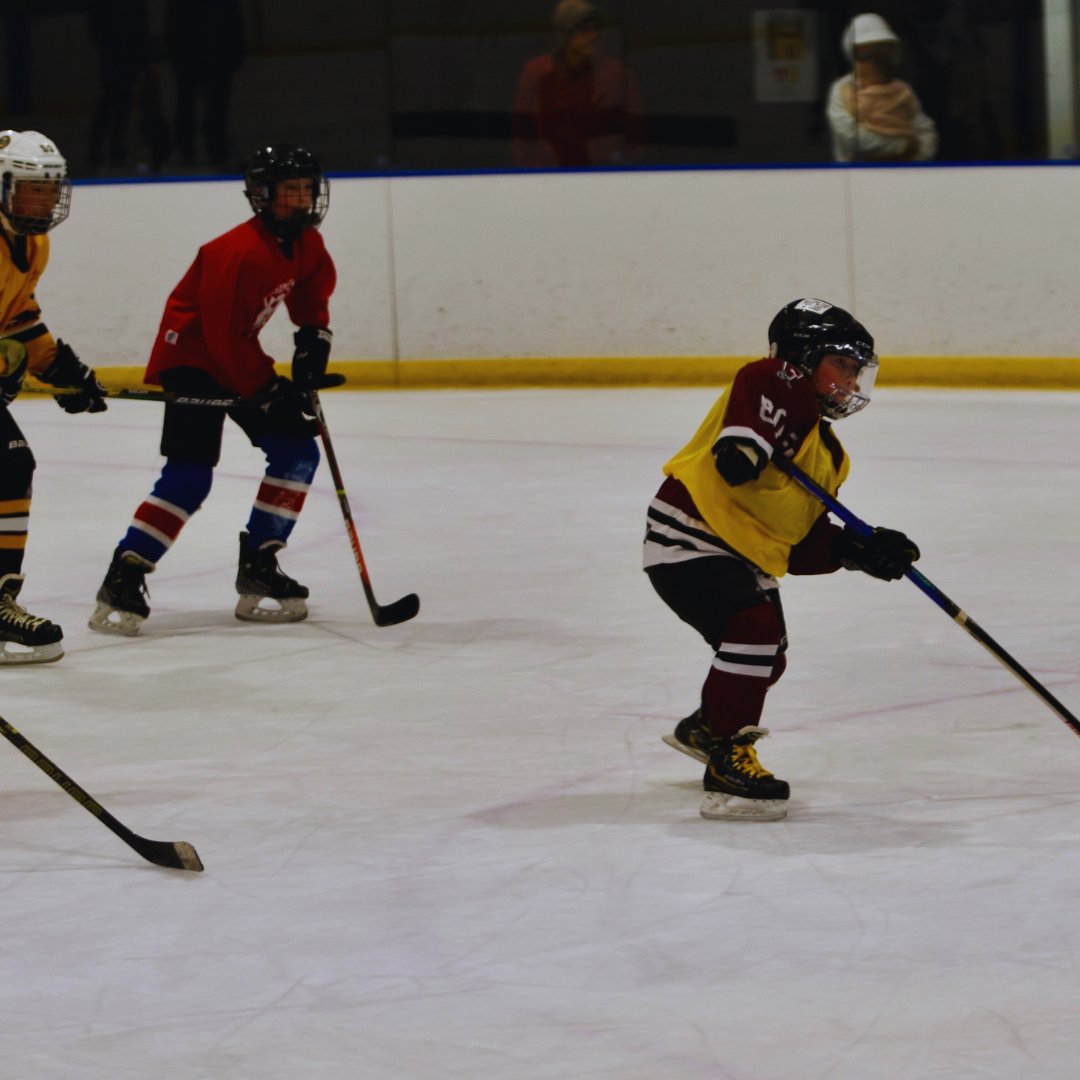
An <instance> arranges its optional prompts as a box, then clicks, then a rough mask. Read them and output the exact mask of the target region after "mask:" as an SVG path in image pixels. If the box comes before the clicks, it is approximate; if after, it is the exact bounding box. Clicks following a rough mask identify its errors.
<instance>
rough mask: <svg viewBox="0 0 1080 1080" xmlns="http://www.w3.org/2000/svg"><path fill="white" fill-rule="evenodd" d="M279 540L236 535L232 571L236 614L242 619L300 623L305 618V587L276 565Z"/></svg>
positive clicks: (306, 612)
mask: <svg viewBox="0 0 1080 1080" xmlns="http://www.w3.org/2000/svg"><path fill="white" fill-rule="evenodd" d="M284 546H285V544H284V542H283V541H281V540H264V541H263V542H262V543H261V544H255V543H253V542H252V540H251V537H250V536H249V535H248V534H247V533H246V532H242V533H241V534H240V566H239V569H238V570H237V572H236V591H237V592H238V593H239V594H240V599H239V600H237V602H236V617H237V618H238V619H243V620H244V621H245V622H277V623H281V622H300V621H301V620H303V619H306V618H307V615H308V610H307V598H308V590H307V588H306V586H304V585H301V584H300V583H299V582H298V581H293V579H292V578H291V577H289V575H288V574H286V573H285V572H284V571H283V570H282V569H281V567H280V566H278V561H277V556H278V552H279V551H280V550H281V549H282V548H283V547H284Z"/></svg>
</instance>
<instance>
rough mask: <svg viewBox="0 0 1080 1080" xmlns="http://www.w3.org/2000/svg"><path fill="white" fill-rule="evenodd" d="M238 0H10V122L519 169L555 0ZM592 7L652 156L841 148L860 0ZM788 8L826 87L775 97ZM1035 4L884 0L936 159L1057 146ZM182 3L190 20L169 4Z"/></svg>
mask: <svg viewBox="0 0 1080 1080" xmlns="http://www.w3.org/2000/svg"><path fill="white" fill-rule="evenodd" d="M230 6H233V5H230V4H229V3H226V2H224V0H219V2H218V3H208V4H207V3H198V2H193V0H188V2H186V3H182V4H180V5H177V9H176V10H173V11H170V4H169V3H168V2H167V0H146V2H126V3H111V2H103V0H99V2H95V3H89V2H81V3H80V2H60V0H36V2H35V3H34V4H33V5H32V6H31V5H27V4H25V3H18V4H16V3H11V2H6V0H5V2H3V3H0V48H2V49H3V56H4V75H3V77H2V80H0V83H2V85H0V93H2V97H0V127H13V128H17V129H26V128H33V129H37V130H40V131H43V132H44V133H45V134H47V135H48V136H50V137H51V138H52V139H53V140H55V141H56V142H57V143H58V144H59V146H60V148H61V150H62V152H63V153H64V154H65V155H66V156H67V158H68V161H69V165H70V168H71V172H72V175H73V176H75V177H77V178H78V177H87V176H93V175H99V176H105V177H110V176H111V177H119V176H134V175H144V174H150V175H193V174H194V175H198V174H214V173H230V172H235V171H237V170H238V168H239V165H240V163H241V161H242V160H243V158H244V157H245V156H246V155H247V154H248V153H249V152H250V151H251V150H252V149H253V148H254V147H256V146H258V145H261V144H263V143H265V142H269V141H277V140H295V141H299V142H303V143H305V144H306V145H308V146H310V147H311V148H312V149H314V150H315V151H316V152H317V153H319V154H320V155H321V156H322V159H323V161H324V164H325V166H326V167H327V168H328V169H329V170H331V171H335V172H353V171H361V172H368V171H374V172H379V171H411V170H439V169H450V170H468V169H509V168H511V167H512V165H511V155H510V148H509V133H510V109H511V102H512V99H513V94H514V87H515V83H516V80H517V76H518V73H519V71H520V70H521V67H522V65H523V64H524V63H525V62H526V61H527V60H529V59H530V58H531V57H533V56H536V55H538V54H540V53H543V52H545V51H548V50H550V49H551V47H552V44H553V41H554V34H553V31H552V29H551V16H552V10H553V6H554V5H553V3H551V2H549V0H458V2H456V3H449V2H447V0H360V2H356V0H352V2H344V0H304V2H302V3H297V2H296V0H289V2H286V0H239V2H238V3H236V4H235V5H234V6H235V8H236V17H237V20H238V26H239V35H240V40H239V42H237V41H236V40H234V29H230V28H229V27H228V26H227V24H226V23H225V22H223V19H224V18H225V14H223V13H226V12H227V9H229V8H230ZM597 6H598V7H599V9H600V11H601V13H602V15H603V19H604V25H603V31H602V34H601V39H600V40H601V46H602V48H603V49H604V50H605V51H606V52H608V53H610V54H612V55H615V56H618V57H619V58H621V59H622V60H623V62H624V63H625V64H626V66H627V67H628V68H629V70H630V71H631V72H632V73H633V75H634V78H635V79H636V81H637V83H638V86H639V88H640V92H641V99H642V102H643V109H644V114H645V146H644V149H643V152H642V156H641V158H640V162H639V163H640V164H642V165H645V166H650V165H652V166H672V165H686V166H700V165H760V164H800V163H817V162H828V161H830V160H831V147H830V139H829V132H828V128H827V125H826V122H825V116H824V102H825V97H826V94H827V92H828V88H829V85H830V83H831V82H832V80H833V79H835V78H837V77H838V76H839V75H841V74H843V73H844V72H845V71H846V70H847V64H846V62H845V59H844V57H843V54H842V53H841V50H840V44H839V42H840V35H841V32H842V31H843V28H844V26H845V25H846V24H847V22H848V20H849V19H850V18H851V17H852V15H853V14H855V13H857V12H860V11H864V10H866V9H865V8H864V7H862V6H861V5H856V4H852V3H850V2H833V3H816V4H796V3H790V2H789V3H786V4H783V5H779V4H777V5H770V4H767V3H761V2H754V0H723V2H720V0H666V2H665V3H664V4H658V3H656V2H655V0H598V3H597ZM784 9H787V10H791V9H799V10H801V11H806V12H812V13H814V14H815V17H816V26H817V41H816V46H815V60H816V79H815V89H814V91H813V94H812V99H808V100H802V101H797V102H766V101H760V100H758V98H757V96H756V93H755V50H754V38H753V17H754V13H755V12H764V11H781V10H784ZM1038 9H1039V5H1037V4H1033V3H1030V2H1023V0H978V2H976V0H904V2H900V0H874V2H873V6H872V8H871V10H873V11H876V12H877V13H878V14H880V15H882V16H884V17H885V18H886V19H887V20H888V21H889V22H890V24H891V25H892V27H893V29H894V30H895V31H896V32H897V34H898V35H899V36H900V37H901V39H902V40H903V41H904V46H905V51H904V71H903V75H904V77H905V78H907V79H908V81H910V82H911V84H912V85H913V87H914V88H915V91H916V93H917V94H918V95H919V97H920V99H921V101H922V103H923V106H924V108H925V110H926V112H927V113H928V114H929V115H930V116H931V117H932V118H933V119H934V120H935V121H936V123H937V125H938V129H939V133H940V149H939V152H938V155H937V157H938V160H945V161H1008V160H1038V159H1040V158H1042V157H1043V156H1044V155H1045V153H1046V143H1047V138H1046V122H1045V89H1044V78H1045V76H1044V65H1043V48H1042V25H1041V16H1040V12H1039V10H1038ZM178 12H179V17H180V18H181V19H182V21H183V22H184V23H185V24H186V25H185V26H184V27H183V28H182V30H177V29H176V27H177V24H176V23H175V22H172V23H170V19H173V20H175V19H176V18H177V17H178ZM202 19H206V20H207V22H206V23H205V24H203V23H201V22H200V20H202ZM170 25H171V26H172V27H173V31H172V32H170V31H169V29H168V28H169V26H170ZM102 27H104V28H105V29H104V32H103V31H102ZM187 41H190V42H201V43H202V44H201V45H192V44H190V43H188V44H186V45H185V44H183V43H184V42H187ZM181 46H183V47H182V48H181ZM185 64H186V65H187V68H186V69H185V67H184V65H185ZM191 65H194V66H195V67H196V68H198V67H199V66H200V65H202V66H203V67H208V68H212V67H214V65H217V66H218V68H219V69H220V68H221V66H222V65H224V66H226V67H228V66H229V65H233V66H232V71H231V77H230V78H229V79H227V80H226V82H227V83H228V84H229V87H230V92H229V95H228V103H227V105H226V106H221V105H218V106H217V107H215V108H212V112H213V114H214V115H215V116H217V117H218V118H219V119H220V120H221V121H222V126H223V128H224V135H223V136H220V137H222V138H224V140H225V143H224V146H220V145H219V146H217V147H213V146H210V145H208V143H207V139H206V138H205V137H204V136H203V130H202V128H203V121H202V120H201V119H199V120H198V121H197V123H196V138H195V145H194V146H193V147H188V148H187V151H184V149H183V148H182V147H181V145H180V143H181V141H182V139H181V138H180V132H181V131H182V128H183V122H180V123H178V116H177V107H178V104H179V103H180V88H181V86H182V85H184V82H183V80H184V78H185V77H187V78H189V79H190V77H191V76H190V68H191ZM185 70H188V75H187V76H185V75H184V74H183V72H184V71H185ZM128 84H130V90H131V99H130V111H129V112H128V111H126V109H125V106H124V104H123V98H124V93H125V91H124V87H125V86H127V85H128ZM118 86H119V88H120V89H119V91H118V89H117V87H118ZM219 98H220V92H219ZM103 103H105V105H104V106H103Z"/></svg>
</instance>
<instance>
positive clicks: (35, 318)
mask: <svg viewBox="0 0 1080 1080" xmlns="http://www.w3.org/2000/svg"><path fill="white" fill-rule="evenodd" d="M70 204H71V181H70V180H69V179H68V177H67V163H66V162H65V161H64V158H63V157H62V156H61V154H60V152H59V151H58V150H57V149H56V147H55V146H54V145H53V143H52V142H51V141H50V140H49V139H47V138H46V137H45V136H44V135H42V134H41V133H40V132H37V131H0V237H2V239H3V243H2V244H0V339H2V341H0V373H2V374H0V663H8V664H26V663H43V662H46V661H49V660H59V659H60V657H61V656H63V655H64V649H63V644H62V641H63V636H64V635H63V632H62V631H61V629H60V627H59V626H57V625H56V624H55V623H53V622H50V621H49V620H48V619H43V618H39V617H37V616H34V615H30V614H28V613H27V612H26V611H25V610H24V609H23V608H22V607H21V606H20V605H19V604H18V603H17V598H18V596H19V592H20V590H21V589H22V585H23V575H22V563H23V555H24V553H25V551H26V534H27V526H28V524H29V518H30V491H31V481H32V479H33V475H34V455H33V453H32V452H31V450H30V447H29V445H28V444H27V441H26V437H25V436H24V435H23V433H22V431H21V430H20V429H19V425H18V424H17V423H16V422H15V419H14V417H12V415H11V412H10V411H9V407H10V405H11V403H12V401H14V400H15V398H16V397H17V396H18V393H19V390H20V389H21V388H22V383H23V378H24V377H25V375H26V372H27V371H28V370H29V371H30V372H32V373H33V374H34V375H35V376H36V377H37V378H38V379H40V380H41V381H42V382H46V383H49V384H50V385H52V386H56V387H67V388H72V389H75V390H76V392H75V393H72V394H66V395H63V396H60V395H58V396H57V398H56V400H57V401H58V402H59V403H60V406H61V407H62V408H63V409H64V410H65V412H69V413H76V412H87V411H89V412H101V411H102V410H103V409H104V408H105V390H104V387H102V385H101V384H100V383H99V382H98V381H97V378H96V377H95V375H94V373H93V371H91V370H90V368H88V367H87V366H86V365H85V364H84V363H82V362H81V361H80V360H79V358H78V357H77V356H76V355H75V353H74V352H73V351H72V349H71V347H70V346H68V345H65V344H64V343H63V342H62V341H59V340H54V338H53V336H52V334H50V333H49V330H48V327H46V325H45V323H44V322H42V319H41V308H40V307H39V306H38V302H37V298H36V296H35V295H34V294H35V289H36V287H37V283H38V280H39V279H40V277H41V275H42V273H43V272H44V270H45V266H46V265H47V263H48V261H49V237H48V235H47V234H48V232H49V230H50V229H52V228H54V227H55V226H56V225H59V224H60V222H61V221H63V220H64V218H66V217H67V215H68V209H69V207H70Z"/></svg>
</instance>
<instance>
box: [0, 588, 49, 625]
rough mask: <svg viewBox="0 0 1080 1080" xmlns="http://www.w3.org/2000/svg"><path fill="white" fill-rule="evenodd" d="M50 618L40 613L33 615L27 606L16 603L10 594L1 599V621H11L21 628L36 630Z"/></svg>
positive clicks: (11, 623)
mask: <svg viewBox="0 0 1080 1080" xmlns="http://www.w3.org/2000/svg"><path fill="white" fill-rule="evenodd" d="M48 621H49V620H48V619H45V618H43V617H42V616H40V615H31V614H30V613H29V612H28V611H27V610H26V608H24V607H22V606H21V605H19V604H17V603H15V601H14V600H13V599H12V598H11V597H10V596H5V597H3V599H0V622H6V623H9V624H10V625H12V626H16V627H18V628H19V629H20V630H36V629H37V628H38V627H39V626H43V625H44V624H45V623H47V622H48Z"/></svg>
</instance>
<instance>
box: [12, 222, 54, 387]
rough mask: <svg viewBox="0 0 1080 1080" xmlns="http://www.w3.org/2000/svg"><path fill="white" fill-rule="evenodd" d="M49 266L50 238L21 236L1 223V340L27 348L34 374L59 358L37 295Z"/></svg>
mask: <svg viewBox="0 0 1080 1080" xmlns="http://www.w3.org/2000/svg"><path fill="white" fill-rule="evenodd" d="M48 263H49V237H48V235H46V234H42V235H41V236H20V235H18V234H16V233H12V232H10V231H9V230H8V229H7V228H6V226H5V224H4V223H3V222H2V221H0V337H8V338H16V339H17V340H19V341H21V342H22V343H23V344H24V345H25V346H26V353H27V359H28V364H29V368H30V370H31V371H42V370H43V369H44V368H47V367H48V366H49V365H50V364H51V363H52V362H53V359H54V358H55V356H56V342H55V340H53V336H52V334H50V333H49V330H48V328H47V327H46V326H45V324H44V323H43V322H42V321H41V308H40V307H39V306H38V302H37V298H36V297H35V295H34V292H35V290H36V288H37V284H38V281H39V280H40V279H41V275H42V274H43V273H44V272H45V267H46V266H47V265H48ZM0 374H3V373H2V372H0Z"/></svg>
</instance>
